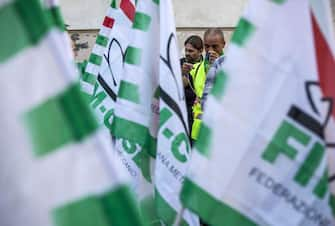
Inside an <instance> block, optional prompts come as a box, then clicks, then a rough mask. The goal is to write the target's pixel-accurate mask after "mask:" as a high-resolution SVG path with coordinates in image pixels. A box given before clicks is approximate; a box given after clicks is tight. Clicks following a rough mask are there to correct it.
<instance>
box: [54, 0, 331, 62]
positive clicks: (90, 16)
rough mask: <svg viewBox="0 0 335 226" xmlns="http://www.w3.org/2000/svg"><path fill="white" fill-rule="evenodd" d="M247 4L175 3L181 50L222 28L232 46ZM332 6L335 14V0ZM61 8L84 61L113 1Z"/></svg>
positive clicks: (65, 0)
mask: <svg viewBox="0 0 335 226" xmlns="http://www.w3.org/2000/svg"><path fill="white" fill-rule="evenodd" d="M247 2H248V0H205V1H202V0H173V3H174V12H175V18H176V26H177V35H178V41H179V47H180V48H181V47H182V46H183V42H184V40H185V39H186V37H187V36H188V35H190V34H199V35H201V36H202V34H203V32H204V30H205V29H206V28H208V27H220V28H222V30H223V31H224V33H225V36H226V40H227V41H228V42H229V39H230V36H231V34H232V31H233V30H234V28H235V26H236V24H237V22H238V19H239V17H240V15H241V13H242V11H243V8H244V7H245V5H246V3H247ZM331 2H332V7H333V12H334V13H335V10H334V9H335V0H331ZM60 4H61V9H62V12H63V14H64V17H65V22H66V23H67V24H68V25H69V27H68V29H69V31H70V34H71V37H72V39H73V40H74V41H75V46H76V50H77V51H78V52H77V57H76V60H77V61H82V60H84V59H86V58H88V55H89V54H90V50H91V48H92V46H93V44H94V42H95V39H96V34H97V33H98V31H99V28H100V25H101V23H102V20H103V18H104V16H105V14H106V10H107V9H108V6H109V4H110V0H60ZM269 19H271V18H269ZM334 25H335V21H334Z"/></svg>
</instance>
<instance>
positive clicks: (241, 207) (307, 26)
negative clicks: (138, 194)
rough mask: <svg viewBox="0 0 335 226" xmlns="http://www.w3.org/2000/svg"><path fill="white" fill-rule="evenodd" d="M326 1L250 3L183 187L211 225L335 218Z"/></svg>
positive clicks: (312, 225)
mask: <svg viewBox="0 0 335 226" xmlns="http://www.w3.org/2000/svg"><path fill="white" fill-rule="evenodd" d="M329 9H330V3H329V1H328V0H320V1H319V0H318V1H314V0H313V1H307V0H297V1H288V0H265V1H258V0H251V1H250V3H249V5H248V7H247V9H246V11H245V13H244V14H243V16H242V18H241V19H240V21H239V23H238V25H237V28H236V31H235V32H234V34H233V36H232V39H231V44H230V46H229V48H228V50H227V51H226V61H225V63H224V64H223V66H222V68H221V69H222V70H221V72H220V73H219V74H218V75H217V76H216V80H215V84H214V87H213V89H212V92H211V95H210V97H209V98H208V100H207V103H206V105H205V109H204V110H205V113H204V119H203V125H202V128H201V130H200V135H199V140H198V141H197V142H196V144H195V148H194V152H193V153H192V160H191V164H190V171H189V173H188V176H187V177H186V179H185V183H184V186H183V190H182V194H181V199H182V202H183V204H184V205H185V207H187V208H188V209H190V210H192V211H194V212H195V213H197V214H199V216H200V217H201V218H202V219H203V220H204V221H205V222H207V223H208V224H209V225H212V226H230V225H234V226H256V225H264V226H265V225H271V226H281V225H288V226H301V225H304V226H305V225H308V226H318V225H334V224H335V218H334V216H335V215H334V213H335V211H334V196H333V195H332V194H334V183H333V182H334V172H335V171H334V159H335V158H334V154H333V153H334V150H333V149H334V147H335V145H334V143H335V142H334V141H335V137H334V134H335V123H334V117H335V114H334V112H335V108H334V106H333V105H332V104H331V103H332V102H333V101H334V100H335V94H334V90H335V85H334V84H335V76H334V70H335V61H334V53H335V51H334V49H335V48H334V36H333V34H334V33H333V31H332V26H333V25H332V20H331V16H330V15H331V13H330V10H329ZM328 163H329V164H330V168H329V169H330V171H329V170H328V167H327V165H328Z"/></svg>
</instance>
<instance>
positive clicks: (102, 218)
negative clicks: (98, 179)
mask: <svg viewBox="0 0 335 226" xmlns="http://www.w3.org/2000/svg"><path fill="white" fill-rule="evenodd" d="M52 218H53V222H54V225H55V226H77V225H78V226H79V225H80V226H111V225H112V226H134V225H136V226H137V225H138V226H144V225H145V224H144V222H143V220H142V219H141V216H140V213H139V210H138V209H137V207H136V203H135V199H134V197H133V195H132V193H131V192H130V190H129V188H128V187H126V186H120V187H118V188H116V189H114V190H111V191H110V192H107V193H105V194H104V195H101V196H91V197H87V198H84V199H82V200H78V201H75V202H73V203H69V204H67V205H65V206H62V207H59V208H57V209H55V210H54V211H53V214H52Z"/></svg>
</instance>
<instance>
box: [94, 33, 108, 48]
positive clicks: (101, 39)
mask: <svg viewBox="0 0 335 226" xmlns="http://www.w3.org/2000/svg"><path fill="white" fill-rule="evenodd" d="M108 40H109V39H108V37H105V36H102V35H98V37H97V40H96V41H95V43H96V44H98V45H101V46H103V47H106V46H107V45H108Z"/></svg>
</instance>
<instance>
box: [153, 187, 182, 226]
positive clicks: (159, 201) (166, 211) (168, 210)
mask: <svg viewBox="0 0 335 226" xmlns="http://www.w3.org/2000/svg"><path fill="white" fill-rule="evenodd" d="M155 204H156V211H157V215H158V217H159V218H160V219H161V220H162V221H163V222H164V223H165V224H166V225H173V223H174V222H175V220H176V217H177V211H176V210H175V209H174V208H173V207H171V206H170V204H169V203H167V202H166V201H165V199H164V198H163V197H162V196H161V194H160V193H159V191H158V190H157V189H155ZM179 226H188V224H187V222H186V221H185V220H182V221H181V223H180V224H179Z"/></svg>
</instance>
